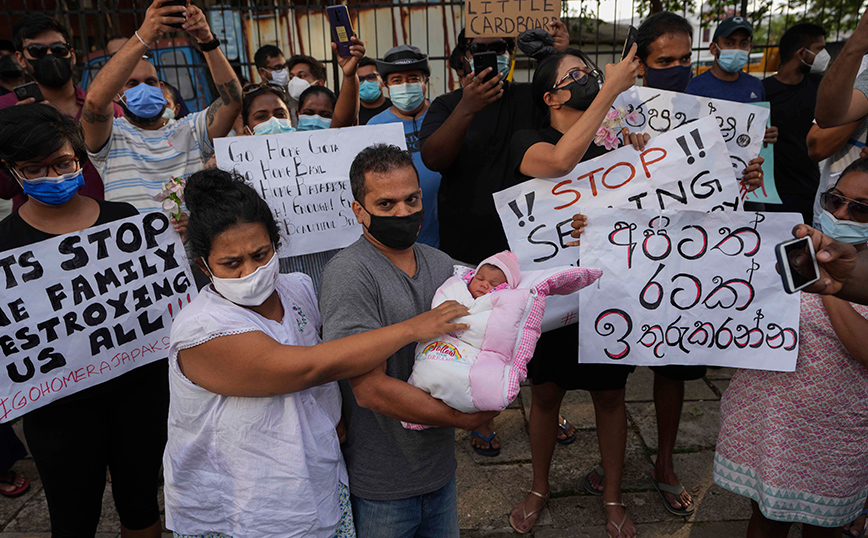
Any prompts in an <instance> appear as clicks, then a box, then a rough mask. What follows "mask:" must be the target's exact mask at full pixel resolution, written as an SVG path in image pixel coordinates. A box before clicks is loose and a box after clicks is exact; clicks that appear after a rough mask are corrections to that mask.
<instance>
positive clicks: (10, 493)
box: [0, 471, 30, 499]
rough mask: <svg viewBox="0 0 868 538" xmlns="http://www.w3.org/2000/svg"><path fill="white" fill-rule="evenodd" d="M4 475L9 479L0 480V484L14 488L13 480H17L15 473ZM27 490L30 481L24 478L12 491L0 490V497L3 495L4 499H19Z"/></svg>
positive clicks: (10, 472)
mask: <svg viewBox="0 0 868 538" xmlns="http://www.w3.org/2000/svg"><path fill="white" fill-rule="evenodd" d="M6 474H8V475H9V476H10V478H8V479H4V478H0V484H9V485H10V486H14V485H15V480H16V479H17V478H18V473H16V472H15V471H9V472H8V473H6ZM29 490H30V480H27V479H26V478H25V479H24V483H23V484H21V485H20V486H18V487H17V488H15V489H13V490H10V491H4V490H2V489H0V495H3V496H4V497H9V498H10V499H11V498H14V497H20V496H22V495H24V494H25V493H27V492H28V491H29Z"/></svg>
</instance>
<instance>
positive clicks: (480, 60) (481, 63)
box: [473, 52, 497, 83]
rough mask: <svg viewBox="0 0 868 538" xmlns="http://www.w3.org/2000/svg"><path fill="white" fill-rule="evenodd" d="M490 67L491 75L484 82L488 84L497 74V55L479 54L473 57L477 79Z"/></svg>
mask: <svg viewBox="0 0 868 538" xmlns="http://www.w3.org/2000/svg"><path fill="white" fill-rule="evenodd" d="M489 67H490V68H491V73H489V74H488V76H486V77H485V78H484V79H483V80H482V82H483V83H484V82H488V81H489V80H491V79H492V78H493V77H494V76H495V75H496V74H497V53H496V52H477V53H476V54H474V55H473V71H475V72H476V76H477V77H478V76H479V74H480V73H482V72H483V71H485V70H486V69H487V68H489Z"/></svg>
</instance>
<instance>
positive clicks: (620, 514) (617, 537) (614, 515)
mask: <svg viewBox="0 0 868 538" xmlns="http://www.w3.org/2000/svg"><path fill="white" fill-rule="evenodd" d="M606 519H607V520H608V521H607V522H606V533H608V535H609V536H611V537H612V538H635V537H636V535H638V534H639V532H638V531H637V530H636V525H634V524H633V520H632V519H631V518H630V514H628V513H627V509H626V508H624V507H623V506H614V505H606ZM622 521H623V523H622ZM618 525H620V526H621V532H618Z"/></svg>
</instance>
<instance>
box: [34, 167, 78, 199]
mask: <svg viewBox="0 0 868 538" xmlns="http://www.w3.org/2000/svg"><path fill="white" fill-rule="evenodd" d="M19 179H21V178H19ZM82 185H84V174H83V172H82V171H81V170H79V171H78V172H70V173H69V174H64V175H62V176H57V177H42V178H38V179H21V190H23V191H24V194H26V195H27V196H29V197H31V198H33V199H34V200H36V201H38V202H41V203H43V204H45V205H61V204H65V203H66V202H68V201H69V200H70V199H72V197H73V196H75V193H76V192H78V189H79V188H81V186H82Z"/></svg>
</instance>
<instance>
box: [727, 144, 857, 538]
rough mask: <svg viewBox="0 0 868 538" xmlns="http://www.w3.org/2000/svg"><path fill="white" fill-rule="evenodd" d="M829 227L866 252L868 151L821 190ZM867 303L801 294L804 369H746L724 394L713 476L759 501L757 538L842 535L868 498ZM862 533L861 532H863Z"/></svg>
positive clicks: (753, 529) (751, 528)
mask: <svg viewBox="0 0 868 538" xmlns="http://www.w3.org/2000/svg"><path fill="white" fill-rule="evenodd" d="M820 202H821V204H822V207H823V212H822V214H821V215H820V219H819V220H820V225H821V226H822V230H823V233H824V234H826V235H828V236H829V237H832V238H833V239H836V240H838V241H841V242H844V243H849V244H852V245H854V246H855V247H856V250H857V251H860V252H861V251H863V250H865V248H866V242H868V158H862V159H859V160H857V161H855V162H853V163H852V164H851V165H850V166H848V167H847V168H846V169H844V171H843V172H842V173H841V178H840V179H839V180H838V183H837V184H836V185H835V186H834V187H833V188H832V189H831V190H829V191H828V192H825V193H823V194H821V195H820ZM866 317H868V307H865V306H860V305H855V304H851V303H848V302H846V301H844V300H842V299H838V298H836V297H834V296H831V295H815V294H812V293H803V294H802V303H801V317H800V321H799V333H800V334H799V340H800V342H799V356H798V360H797V362H796V371H795V372H766V371H761V370H739V371H738V372H736V374H735V375H734V376H733V378H732V381H731V382H730V385H729V388H728V389H727V391H726V393H725V394H724V395H723V398H722V399H721V401H720V423H721V427H720V436H719V437H718V440H717V452H716V454H715V457H714V481H715V483H717V484H718V485H720V486H722V487H724V488H726V489H728V490H730V491H732V492H734V493H738V494H739V495H744V496H745V497H748V498H749V499H751V505H752V506H753V516H752V517H751V520H750V523H749V525H748V536H750V537H778V536H780V537H785V536H787V535H788V533H789V530H790V526H791V525H792V524H793V523H796V522H798V523H801V524H802V536H805V537H829V538H832V537H835V538H837V537H839V536H841V530H840V527H841V526H842V525H844V524H847V523H850V522H851V521H853V520H855V519H856V518H857V516H859V514H860V512H861V510H862V508H863V506H864V503H865V499H866V496H868V319H866ZM859 530H861V529H859Z"/></svg>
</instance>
